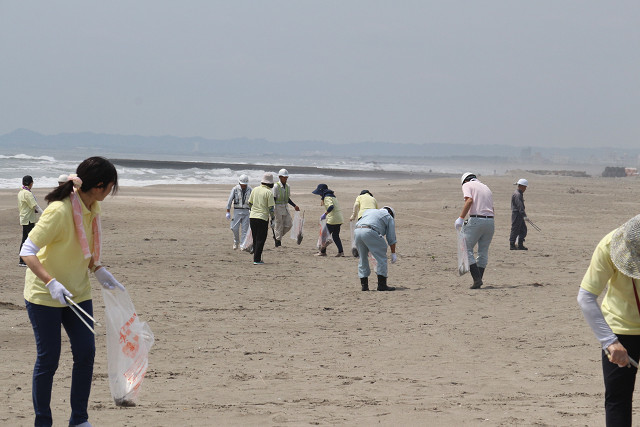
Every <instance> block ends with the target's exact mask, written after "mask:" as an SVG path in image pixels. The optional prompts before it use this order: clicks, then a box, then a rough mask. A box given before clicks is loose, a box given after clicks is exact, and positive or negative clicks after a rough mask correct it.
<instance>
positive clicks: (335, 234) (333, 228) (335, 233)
mask: <svg viewBox="0 0 640 427" xmlns="http://www.w3.org/2000/svg"><path fill="white" fill-rule="evenodd" d="M341 225H342V224H327V230H329V233H331V239H333V243H335V244H336V248H338V252H342V240H340V226H341ZM326 251H327V248H322V249H320V252H323V253H324V252H326Z"/></svg>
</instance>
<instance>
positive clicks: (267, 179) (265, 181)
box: [262, 172, 273, 184]
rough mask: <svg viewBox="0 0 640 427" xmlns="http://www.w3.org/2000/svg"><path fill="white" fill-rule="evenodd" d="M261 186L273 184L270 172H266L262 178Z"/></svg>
mask: <svg viewBox="0 0 640 427" xmlns="http://www.w3.org/2000/svg"><path fill="white" fill-rule="evenodd" d="M262 183H263V184H273V174H272V173H271V172H267V173H265V174H264V175H263V176H262Z"/></svg>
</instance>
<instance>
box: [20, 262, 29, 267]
mask: <svg viewBox="0 0 640 427" xmlns="http://www.w3.org/2000/svg"><path fill="white" fill-rule="evenodd" d="M18 265H19V266H20V267H26V266H27V264H25V263H24V262H19V263H18Z"/></svg>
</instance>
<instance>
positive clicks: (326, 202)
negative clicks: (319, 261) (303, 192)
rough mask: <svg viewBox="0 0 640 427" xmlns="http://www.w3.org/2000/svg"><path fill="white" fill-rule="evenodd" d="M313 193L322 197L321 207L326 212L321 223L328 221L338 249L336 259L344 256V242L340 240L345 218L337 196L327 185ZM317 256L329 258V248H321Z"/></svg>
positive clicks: (319, 187)
mask: <svg viewBox="0 0 640 427" xmlns="http://www.w3.org/2000/svg"><path fill="white" fill-rule="evenodd" d="M311 193H313V194H317V195H318V196H320V206H323V207H324V209H325V212H324V213H323V214H322V216H320V221H322V220H323V219H326V220H327V230H329V233H331V238H332V239H333V243H335V244H336V248H338V253H337V254H336V257H342V256H344V250H343V248H342V240H340V226H341V225H342V222H343V218H342V211H341V210H340V205H339V204H338V199H337V198H336V195H335V194H334V192H333V190H330V189H329V187H328V186H327V184H318V186H317V187H316V189H315V190H313V191H312V192H311ZM316 255H318V256H327V248H326V247H324V248H320V252H318V253H317V254H316Z"/></svg>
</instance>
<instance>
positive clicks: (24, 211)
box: [18, 188, 38, 225]
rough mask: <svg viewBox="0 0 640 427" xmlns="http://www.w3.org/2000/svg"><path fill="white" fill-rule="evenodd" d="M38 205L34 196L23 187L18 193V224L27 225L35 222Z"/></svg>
mask: <svg viewBox="0 0 640 427" xmlns="http://www.w3.org/2000/svg"><path fill="white" fill-rule="evenodd" d="M37 205H38V203H37V202H36V198H35V197H33V194H32V193H31V191H29V190H25V189H24V188H23V189H22V190H20V192H19V193H18V209H20V225H29V223H35V222H36V210H35V207H36V206H37Z"/></svg>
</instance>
